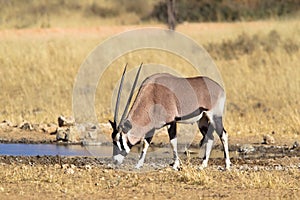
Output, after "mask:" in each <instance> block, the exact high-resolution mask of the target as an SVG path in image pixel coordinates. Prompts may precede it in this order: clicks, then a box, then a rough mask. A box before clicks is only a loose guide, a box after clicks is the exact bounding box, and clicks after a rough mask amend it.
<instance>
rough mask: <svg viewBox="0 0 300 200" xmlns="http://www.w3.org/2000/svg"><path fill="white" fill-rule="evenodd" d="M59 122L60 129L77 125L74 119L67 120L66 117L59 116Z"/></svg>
mask: <svg viewBox="0 0 300 200" xmlns="http://www.w3.org/2000/svg"><path fill="white" fill-rule="evenodd" d="M57 121H58V126H59V127H63V126H68V127H70V126H74V124H75V120H74V118H73V117H68V118H66V117H64V116H59V117H58V119H57Z"/></svg>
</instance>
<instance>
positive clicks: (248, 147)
mask: <svg viewBox="0 0 300 200" xmlns="http://www.w3.org/2000/svg"><path fill="white" fill-rule="evenodd" d="M238 151H239V152H241V153H245V154H247V153H251V152H254V151H255V148H254V147H253V146H252V145H251V144H243V145H242V146H240V147H239V149H238Z"/></svg>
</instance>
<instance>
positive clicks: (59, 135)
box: [56, 127, 68, 141]
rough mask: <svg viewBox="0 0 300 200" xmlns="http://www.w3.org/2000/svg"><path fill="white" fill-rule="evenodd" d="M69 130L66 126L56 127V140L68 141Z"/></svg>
mask: <svg viewBox="0 0 300 200" xmlns="http://www.w3.org/2000/svg"><path fill="white" fill-rule="evenodd" d="M67 134H68V130H67V129H65V128H61V127H58V128H57V129H56V140H57V141H66V140H67Z"/></svg>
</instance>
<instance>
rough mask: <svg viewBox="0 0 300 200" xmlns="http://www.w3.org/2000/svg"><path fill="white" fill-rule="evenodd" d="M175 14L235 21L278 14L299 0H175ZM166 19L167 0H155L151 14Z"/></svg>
mask: <svg viewBox="0 0 300 200" xmlns="http://www.w3.org/2000/svg"><path fill="white" fill-rule="evenodd" d="M175 6H176V10H177V12H176V14H177V16H176V18H177V21H178V22H179V23H181V22H183V21H190V22H198V21H202V22H207V21H238V20H256V19H262V18H269V17H277V16H278V17H281V16H285V15H288V14H293V13H296V12H298V11H299V10H300V3H299V1H298V0H285V1H283V0H244V1H240V0H232V1H227V0H189V1H185V0H176V5H175ZM150 18H155V19H157V20H159V21H162V22H167V3H166V1H160V2H158V3H157V4H156V5H155V6H154V8H153V11H152V13H151V15H150Z"/></svg>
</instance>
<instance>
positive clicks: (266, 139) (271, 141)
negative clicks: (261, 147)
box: [262, 134, 275, 144]
mask: <svg viewBox="0 0 300 200" xmlns="http://www.w3.org/2000/svg"><path fill="white" fill-rule="evenodd" d="M262 143H263V144H275V139H274V137H273V136H271V135H269V134H266V135H264V136H263V142H262Z"/></svg>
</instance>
